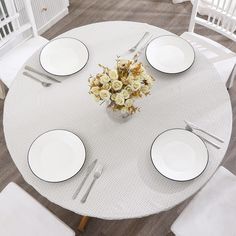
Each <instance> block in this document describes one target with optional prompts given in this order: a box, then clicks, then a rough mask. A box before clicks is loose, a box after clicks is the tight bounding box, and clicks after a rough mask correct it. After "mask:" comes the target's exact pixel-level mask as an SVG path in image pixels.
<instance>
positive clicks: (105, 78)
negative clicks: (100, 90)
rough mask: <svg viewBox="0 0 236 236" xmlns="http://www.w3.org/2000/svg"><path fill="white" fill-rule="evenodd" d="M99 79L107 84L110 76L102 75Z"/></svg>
mask: <svg viewBox="0 0 236 236" xmlns="http://www.w3.org/2000/svg"><path fill="white" fill-rule="evenodd" d="M100 81H101V83H102V84H107V83H108V82H109V81H110V77H109V76H107V75H102V76H101V77H100Z"/></svg>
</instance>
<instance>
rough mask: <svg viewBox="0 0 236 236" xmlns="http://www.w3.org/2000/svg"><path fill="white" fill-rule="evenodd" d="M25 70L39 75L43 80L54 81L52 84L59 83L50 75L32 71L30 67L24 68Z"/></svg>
mask: <svg viewBox="0 0 236 236" xmlns="http://www.w3.org/2000/svg"><path fill="white" fill-rule="evenodd" d="M25 70H28V71H30V72H33V73H35V74H38V75H41V76H43V77H44V78H46V79H50V80H52V81H54V82H57V83H61V81H60V80H57V79H55V78H53V77H52V76H50V75H47V74H44V73H42V72H40V71H38V70H36V69H34V68H33V67H31V66H25Z"/></svg>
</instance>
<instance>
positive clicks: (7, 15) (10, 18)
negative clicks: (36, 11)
mask: <svg viewBox="0 0 236 236" xmlns="http://www.w3.org/2000/svg"><path fill="white" fill-rule="evenodd" d="M17 5H18V7H19V5H23V6H21V7H24V9H25V11H26V13H27V18H28V22H27V23H24V24H23V23H22V22H20V14H19V12H18V10H17ZM17 5H16V2H15V1H14V0H0V49H1V50H2V49H3V47H6V46H7V45H8V44H9V43H11V42H12V41H13V40H15V39H17V38H19V35H21V36H22V35H23V34H24V33H25V32H26V31H29V30H30V29H31V30H32V32H31V34H30V35H31V36H37V29H36V25H35V21H34V16H33V11H32V7H31V1H30V0H20V1H19V0H18V1H17ZM22 38H24V37H22ZM18 41H19V40H18Z"/></svg>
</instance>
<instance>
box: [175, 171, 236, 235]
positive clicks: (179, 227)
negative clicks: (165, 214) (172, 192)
mask: <svg viewBox="0 0 236 236" xmlns="http://www.w3.org/2000/svg"><path fill="white" fill-rule="evenodd" d="M235 199H236V176H235V175H233V174H232V173H231V172H229V171H228V170H227V169H225V168H224V167H220V168H219V169H218V170H217V172H216V174H215V175H214V176H213V177H212V179H211V180H210V181H209V182H208V183H207V184H206V185H205V187H203V189H202V190H200V192H199V193H198V194H197V195H196V196H195V197H194V198H193V200H192V201H191V202H190V203H189V205H188V206H187V207H186V208H185V209H184V210H183V212H182V213H181V214H180V216H179V217H178V218H177V220H176V221H175V222H174V223H173V225H172V226H171V231H172V232H173V233H174V234H175V235H176V236H190V235H191V236H200V235H202V236H224V235H225V236H226V235H227V236H235V235H236V224H235V219H236V201H235Z"/></svg>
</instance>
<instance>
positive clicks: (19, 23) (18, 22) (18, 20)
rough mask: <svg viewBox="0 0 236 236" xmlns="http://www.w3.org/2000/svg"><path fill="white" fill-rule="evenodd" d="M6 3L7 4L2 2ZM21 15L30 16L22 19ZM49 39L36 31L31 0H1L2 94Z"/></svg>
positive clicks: (0, 64)
mask: <svg viewBox="0 0 236 236" xmlns="http://www.w3.org/2000/svg"><path fill="white" fill-rule="evenodd" d="M3 3H4V5H3ZM22 14H26V15H27V16H28V22H23V20H22ZM47 42H48V40H47V39H45V38H43V37H41V36H39V35H38V33H37V29H36V25H35V21H34V16H33V11H32V7H31V1H30V0H23V1H19V2H18V4H17V5H16V2H15V1H14V0H7V1H0V97H1V98H4V96H5V85H6V86H7V87H8V88H9V87H10V86H11V84H12V82H13V80H14V78H15V76H16V74H17V72H18V71H19V70H20V68H21V67H22V66H23V64H24V63H25V62H26V61H27V59H28V58H29V57H31V56H32V55H33V54H34V52H36V51H37V50H38V49H39V48H41V47H42V46H43V45H45V44H46V43H47Z"/></svg>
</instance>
